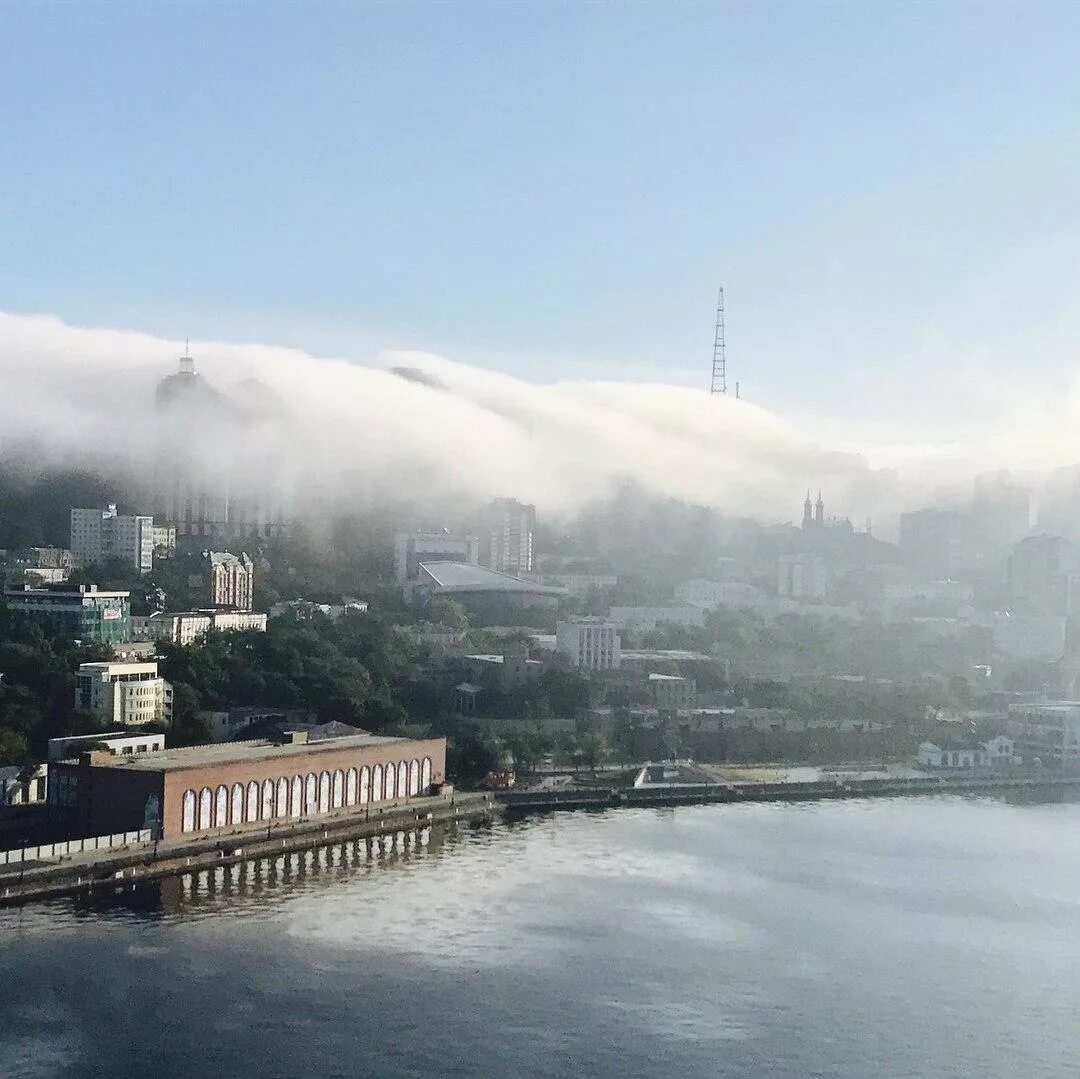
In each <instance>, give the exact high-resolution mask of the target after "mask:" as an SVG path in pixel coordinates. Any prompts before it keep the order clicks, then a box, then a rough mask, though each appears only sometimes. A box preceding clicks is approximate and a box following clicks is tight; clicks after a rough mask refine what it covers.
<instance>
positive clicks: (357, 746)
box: [50, 734, 446, 839]
mask: <svg viewBox="0 0 1080 1079" xmlns="http://www.w3.org/2000/svg"><path fill="white" fill-rule="evenodd" d="M292 737H293V740H292V741H286V742H284V743H274V742H264V741H259V742H227V743H222V744H220V745H211V746H194V747H192V748H190V749H173V750H165V751H163V752H160V753H147V754H143V755H138V754H133V755H127V756H117V755H114V754H112V753H110V752H107V751H91V752H88V753H83V754H81V755H80V757H79V759H78V760H69V761H62V762H59V763H57V764H56V765H55V766H54V774H55V776H56V782H55V783H54V784H52V787H51V790H52V789H55V798H53V796H52V794H50V798H51V800H53V803H54V805H55V806H56V808H57V810H58V811H61V812H67V813H68V814H69V815H70V816H71V817H72V818H73V819H72V824H73V826H75V827H77V828H78V829H79V831H80V832H81V833H82V834H84V835H103V834H111V833H114V832H117V831H127V830H132V829H134V828H135V827H136V826H138V827H140V828H142V827H152V828H153V829H154V830H155V832H156V834H157V835H159V836H160V837H161V838H162V839H177V838H180V837H182V836H185V835H190V836H197V835H206V834H213V833H215V832H216V833H228V832H243V831H255V830H259V829H261V830H262V831H264V832H265V831H266V829H267V828H268V827H273V824H274V823H275V822H278V823H281V824H286V823H288V822H290V821H294V822H295V821H298V820H307V819H312V818H316V819H317V818H319V817H331V816H333V815H334V814H343V815H345V814H354V815H355V814H356V813H357V812H358V811H362V810H367V809H370V808H372V807H378V808H383V807H386V806H388V805H392V804H395V803H399V802H402V801H404V800H407V799H409V798H418V797H425V796H427V795H429V794H431V793H432V790H433V788H435V787H439V786H441V784H442V783H443V782H444V781H445V768H446V741H445V739H442V738H432V739H408V738H382V737H378V736H375V735H369V734H363V735H355V736H349V737H343V738H328V739H325V740H320V741H314V742H312V741H307V740H306V735H295V734H294V735H293V736H292ZM123 825H128V826H130V828H128V827H122V826H123Z"/></svg>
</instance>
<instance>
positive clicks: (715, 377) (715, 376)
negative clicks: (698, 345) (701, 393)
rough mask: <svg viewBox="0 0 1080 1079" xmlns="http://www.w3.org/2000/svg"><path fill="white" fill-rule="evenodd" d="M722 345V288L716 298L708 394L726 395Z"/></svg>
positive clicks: (725, 359) (725, 367) (725, 371)
mask: <svg viewBox="0 0 1080 1079" xmlns="http://www.w3.org/2000/svg"><path fill="white" fill-rule="evenodd" d="M724 350H725V345H724V287H723V285H721V286H720V292H719V294H718V295H717V297H716V336H715V337H714V338H713V350H712V383H711V385H710V387H709V393H722V394H725V395H726V394H727V357H726V355H725V351H724Z"/></svg>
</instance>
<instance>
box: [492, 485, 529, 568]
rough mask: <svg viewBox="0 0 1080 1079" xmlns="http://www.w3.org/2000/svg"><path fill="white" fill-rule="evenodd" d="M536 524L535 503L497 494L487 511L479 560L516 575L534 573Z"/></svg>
mask: <svg viewBox="0 0 1080 1079" xmlns="http://www.w3.org/2000/svg"><path fill="white" fill-rule="evenodd" d="M535 528H536V507H535V506H527V505H525V504H524V503H522V502H519V501H518V500H517V499H516V498H496V499H495V501H494V502H492V503H491V505H490V506H488V508H487V510H486V512H485V513H484V522H483V536H482V542H481V549H480V564H481V565H484V566H487V567H488V568H489V569H493V570H497V571H498V572H499V573H509V574H511V575H512V576H514V577H522V576H524V575H525V574H526V573H532V569H533V531H534V530H535Z"/></svg>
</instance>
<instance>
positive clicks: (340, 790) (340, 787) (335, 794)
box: [330, 768, 345, 809]
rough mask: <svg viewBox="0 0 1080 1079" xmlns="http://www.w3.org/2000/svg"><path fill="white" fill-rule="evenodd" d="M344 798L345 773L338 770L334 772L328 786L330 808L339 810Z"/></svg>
mask: <svg viewBox="0 0 1080 1079" xmlns="http://www.w3.org/2000/svg"><path fill="white" fill-rule="evenodd" d="M344 798H345V773H344V772H343V771H342V770H341V769H340V768H338V769H337V771H335V772H334V776H333V779H332V780H331V786H330V808H331V809H340V808H341V803H342V801H343V800H344Z"/></svg>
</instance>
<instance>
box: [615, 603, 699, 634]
mask: <svg viewBox="0 0 1080 1079" xmlns="http://www.w3.org/2000/svg"><path fill="white" fill-rule="evenodd" d="M608 619H609V620H610V621H612V622H614V623H615V625H616V626H617V627H618V628H619V629H628V630H638V631H641V632H646V633H647V632H650V631H652V630H654V629H656V627H657V626H659V625H660V624H661V623H663V622H667V623H670V624H671V625H673V626H703V625H705V610H704V608H702V607H693V606H691V605H689V604H685V605H680V606H677V607H612V608H610V610H609V611H608Z"/></svg>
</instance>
